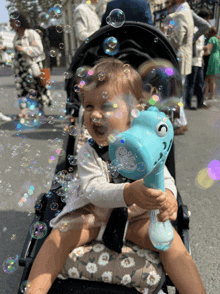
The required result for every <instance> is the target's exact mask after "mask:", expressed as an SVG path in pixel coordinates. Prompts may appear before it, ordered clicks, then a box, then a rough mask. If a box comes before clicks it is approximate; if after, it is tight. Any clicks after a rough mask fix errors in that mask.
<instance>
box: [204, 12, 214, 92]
mask: <svg viewBox="0 0 220 294" xmlns="http://www.w3.org/2000/svg"><path fill="white" fill-rule="evenodd" d="M211 19H212V13H211V12H210V11H209V15H208V16H207V17H206V18H205V20H206V21H208V22H210V20H211ZM210 27H211V25H210ZM207 33H208V32H206V33H205V45H207V43H208V42H207ZM208 62H209V55H203V77H204V80H205V77H206V72H207V68H208ZM203 93H205V85H204V87H203Z"/></svg>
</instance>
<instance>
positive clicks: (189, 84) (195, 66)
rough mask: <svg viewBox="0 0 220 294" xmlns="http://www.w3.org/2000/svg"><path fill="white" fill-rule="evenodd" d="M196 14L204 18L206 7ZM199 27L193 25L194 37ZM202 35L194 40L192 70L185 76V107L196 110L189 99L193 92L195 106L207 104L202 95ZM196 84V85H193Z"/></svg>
mask: <svg viewBox="0 0 220 294" xmlns="http://www.w3.org/2000/svg"><path fill="white" fill-rule="evenodd" d="M198 15H199V16H200V17H202V18H205V17H206V16H208V15H209V12H208V10H207V9H202V10H200V12H199V13H198ZM209 27H210V25H209V24H208V23H207V25H206V29H208V28H209ZM198 30H199V28H198V27H197V26H195V27H194V38H195V35H196V33H197V32H198ZM204 43H205V39H204V35H201V36H200V37H199V38H198V39H197V40H196V42H195V46H193V49H194V50H193V59H192V72H191V74H189V75H187V76H186V98H185V102H186V105H185V108H186V109H190V110H196V109H197V108H195V107H192V106H191V100H192V96H193V94H195V95H196V97H197V107H198V108H205V109H208V108H209V106H208V105H206V104H205V103H204V96H203V84H204V78H203V66H202V65H203V54H204V50H203V47H204ZM195 86H196V87H195Z"/></svg>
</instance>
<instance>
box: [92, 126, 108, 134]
mask: <svg viewBox="0 0 220 294" xmlns="http://www.w3.org/2000/svg"><path fill="white" fill-rule="evenodd" d="M93 131H94V132H95V133H96V135H98V136H103V135H104V134H105V133H106V132H107V131H108V128H107V127H106V126H103V125H100V124H93Z"/></svg>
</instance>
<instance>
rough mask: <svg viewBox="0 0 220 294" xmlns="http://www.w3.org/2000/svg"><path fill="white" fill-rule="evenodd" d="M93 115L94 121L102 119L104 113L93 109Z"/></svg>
mask: <svg viewBox="0 0 220 294" xmlns="http://www.w3.org/2000/svg"><path fill="white" fill-rule="evenodd" d="M91 116H92V120H93V121H97V120H100V119H101V118H102V114H101V113H100V112H99V111H97V110H95V111H93V113H92V115H91Z"/></svg>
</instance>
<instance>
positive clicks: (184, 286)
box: [28, 58, 206, 294]
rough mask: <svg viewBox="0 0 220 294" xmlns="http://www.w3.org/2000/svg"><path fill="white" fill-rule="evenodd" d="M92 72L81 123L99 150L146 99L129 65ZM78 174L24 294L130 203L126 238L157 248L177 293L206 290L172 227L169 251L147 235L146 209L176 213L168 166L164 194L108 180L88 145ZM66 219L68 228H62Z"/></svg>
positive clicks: (114, 63)
mask: <svg viewBox="0 0 220 294" xmlns="http://www.w3.org/2000/svg"><path fill="white" fill-rule="evenodd" d="M92 71H93V75H94V77H96V76H97V77H98V79H95V80H94V81H93V83H92V84H90V85H89V87H86V86H85V87H83V88H82V89H81V93H80V98H81V101H82V104H83V106H84V109H85V112H84V121H85V125H86V128H87V130H88V132H89V134H90V135H91V137H92V139H93V140H94V143H95V144H97V145H98V146H100V148H108V145H109V142H110V140H111V139H112V137H114V135H115V134H117V133H120V132H124V131H126V130H127V129H129V127H130V124H131V121H132V114H133V112H132V109H133V108H134V107H140V104H141V103H142V102H143V100H144V99H145V97H144V93H143V91H142V81H141V77H140V75H139V74H138V73H137V71H135V70H134V69H133V68H132V67H131V66H128V65H124V63H123V62H121V61H119V60H117V59H114V58H105V59H101V60H100V61H98V63H97V64H96V65H95V66H94V68H93V69H92ZM100 73H101V74H100ZM100 77H101V78H100ZM91 85H92V86H91ZM78 176H79V179H80V182H81V184H80V189H79V192H78V193H77V192H76V190H75V192H73V193H72V197H71V196H69V197H68V198H67V204H66V206H65V207H64V209H63V210H62V212H61V213H60V214H59V215H58V216H57V217H56V218H55V219H53V220H51V222H50V225H51V226H52V227H53V230H52V232H51V233H50V235H49V236H48V237H47V239H46V240H45V242H44V244H43V245H42V247H41V249H40V251H39V253H38V255H37V257H36V259H35V262H34V264H33V266H32V269H31V272H30V275H29V277H28V281H29V282H30V285H31V288H30V292H28V293H31V294H32V293H35V294H42V293H47V292H48V291H49V289H50V287H51V285H52V284H53V282H54V280H55V279H56V277H57V276H58V274H59V273H60V271H61V269H62V268H63V266H64V263H65V261H66V259H67V257H68V254H69V253H70V252H71V251H72V250H73V249H74V248H77V247H79V246H82V245H84V244H87V243H89V242H91V241H92V240H94V239H96V238H97V237H98V236H100V233H101V234H102V233H103V228H104V227H105V224H106V223H107V222H108V219H109V216H110V214H111V211H112V209H113V208H117V207H128V221H129V222H128V226H127V227H126V230H125V238H126V239H127V240H129V241H131V242H133V243H135V244H137V245H139V246H141V247H143V248H148V249H151V250H154V251H157V252H159V256H160V259H161V261H162V264H163V267H164V269H165V271H166V273H167V274H168V275H169V277H170V278H171V280H172V281H173V283H174V285H175V286H176V288H177V289H178V291H179V293H181V294H183V293H184V294H198V293H199V294H205V293H206V291H205V289H204V286H203V283H202V280H201V278H200V276H199V273H198V270H197V268H196V265H195V263H194V261H193V259H192V257H191V256H190V254H189V253H188V252H187V250H186V248H185V246H184V244H183V242H182V240H181V238H180V236H179V235H178V233H177V232H176V231H175V229H174V239H173V242H172V245H171V247H170V248H169V249H168V250H167V251H158V250H157V249H156V248H155V247H154V246H153V245H152V243H151V241H150V239H149V235H148V229H149V223H150V218H149V210H150V209H159V210H160V214H159V215H158V220H159V221H162V222H165V221H166V220H168V219H170V220H172V221H173V220H175V219H176V217H177V209H178V205H177V200H176V197H177V190H176V187H175V184H174V179H173V178H172V177H171V175H170V174H169V171H168V170H167V168H166V167H165V170H164V179H165V188H166V189H165V192H163V191H161V190H155V189H150V188H147V187H146V186H145V185H144V182H143V180H137V181H133V182H132V183H128V182H125V183H119V184H116V183H111V179H110V177H109V175H108V169H107V163H106V162H105V161H104V160H103V159H102V158H100V157H99V156H98V154H97V152H96V151H95V149H94V148H93V147H92V146H90V144H89V143H86V144H85V145H84V146H83V147H82V148H81V149H80V151H79V154H78ZM76 194H77V195H76ZM64 220H65V223H67V224H68V230H66V229H63V228H62V225H61V223H62V222H63V221H64Z"/></svg>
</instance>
